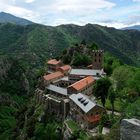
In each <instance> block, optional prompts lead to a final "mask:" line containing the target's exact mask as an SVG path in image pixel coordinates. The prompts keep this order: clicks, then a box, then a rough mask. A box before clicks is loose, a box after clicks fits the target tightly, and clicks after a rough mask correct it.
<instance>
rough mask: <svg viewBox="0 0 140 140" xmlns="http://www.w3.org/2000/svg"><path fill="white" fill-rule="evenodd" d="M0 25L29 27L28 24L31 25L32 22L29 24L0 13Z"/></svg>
mask: <svg viewBox="0 0 140 140" xmlns="http://www.w3.org/2000/svg"><path fill="white" fill-rule="evenodd" d="M0 23H13V24H16V25H29V24H32V23H33V22H31V21H29V20H27V19H23V18H19V17H16V16H14V15H11V14H9V13H5V12H0Z"/></svg>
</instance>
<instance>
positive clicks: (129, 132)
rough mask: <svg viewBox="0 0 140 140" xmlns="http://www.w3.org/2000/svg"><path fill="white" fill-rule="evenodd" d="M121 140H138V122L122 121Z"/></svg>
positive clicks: (139, 133)
mask: <svg viewBox="0 0 140 140" xmlns="http://www.w3.org/2000/svg"><path fill="white" fill-rule="evenodd" d="M120 135H121V140H140V120H138V119H123V120H122V121H121V126H120Z"/></svg>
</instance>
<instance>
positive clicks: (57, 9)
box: [0, 0, 140, 28]
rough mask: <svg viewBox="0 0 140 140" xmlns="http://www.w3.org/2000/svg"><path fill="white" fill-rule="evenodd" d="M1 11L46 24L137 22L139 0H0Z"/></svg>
mask: <svg viewBox="0 0 140 140" xmlns="http://www.w3.org/2000/svg"><path fill="white" fill-rule="evenodd" d="M0 11H3V12H7V13H11V14H13V15H16V16H18V17H22V18H26V19H28V20H31V21H33V22H37V23H41V24H45V25H52V26H55V25H60V24H70V23H73V24H78V25H84V24H87V23H92V24H100V25H106V26H112V27H116V28H122V27H125V26H131V25H138V24H139V25H140V0H0Z"/></svg>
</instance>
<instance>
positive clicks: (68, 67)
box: [59, 65, 71, 71]
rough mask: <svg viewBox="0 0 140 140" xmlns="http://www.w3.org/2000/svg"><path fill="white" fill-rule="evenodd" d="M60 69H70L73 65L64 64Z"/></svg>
mask: <svg viewBox="0 0 140 140" xmlns="http://www.w3.org/2000/svg"><path fill="white" fill-rule="evenodd" d="M59 69H60V70H62V71H69V70H70V69H71V66H70V65H64V66H62V67H60V68H59Z"/></svg>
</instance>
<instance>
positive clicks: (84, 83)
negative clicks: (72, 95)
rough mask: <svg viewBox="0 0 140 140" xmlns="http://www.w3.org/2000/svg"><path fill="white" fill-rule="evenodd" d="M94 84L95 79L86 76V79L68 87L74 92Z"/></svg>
mask: <svg viewBox="0 0 140 140" xmlns="http://www.w3.org/2000/svg"><path fill="white" fill-rule="evenodd" d="M94 82H95V79H94V78H93V77H92V76H88V77H86V78H84V79H82V80H80V81H78V82H76V83H74V84H72V85H70V86H69V87H73V88H74V89H76V90H81V89H83V88H85V87H87V86H88V85H90V84H92V83H94Z"/></svg>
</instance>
